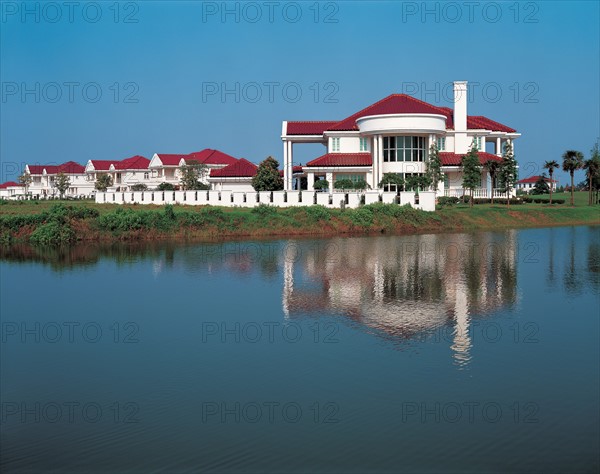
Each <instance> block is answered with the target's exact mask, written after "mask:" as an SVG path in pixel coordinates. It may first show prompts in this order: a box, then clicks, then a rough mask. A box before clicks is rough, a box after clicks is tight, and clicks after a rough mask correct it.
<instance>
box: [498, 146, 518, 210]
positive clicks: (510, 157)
mask: <svg viewBox="0 0 600 474" xmlns="http://www.w3.org/2000/svg"><path fill="white" fill-rule="evenodd" d="M518 176H519V169H518V166H517V160H515V154H514V153H513V147H512V143H511V142H509V141H507V142H506V143H505V144H504V151H503V153H502V161H501V162H500V171H499V173H498V179H499V184H500V189H501V190H502V192H503V193H506V206H507V207H510V195H511V193H512V190H513V189H514V187H515V184H516V182H517V178H518Z"/></svg>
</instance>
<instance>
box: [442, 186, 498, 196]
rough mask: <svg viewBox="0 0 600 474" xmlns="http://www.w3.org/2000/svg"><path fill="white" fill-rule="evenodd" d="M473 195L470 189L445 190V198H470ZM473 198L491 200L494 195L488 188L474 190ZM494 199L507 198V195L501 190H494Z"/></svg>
mask: <svg viewBox="0 0 600 474" xmlns="http://www.w3.org/2000/svg"><path fill="white" fill-rule="evenodd" d="M470 195H471V191H470V190H469V189H461V188H456V189H445V190H444V196H446V197H458V198H459V197H462V196H470ZM473 197H474V198H491V197H492V195H491V193H488V190H487V189H486V188H476V189H475V190H473ZM494 197H495V198H505V197H506V193H505V192H503V191H501V190H499V189H494Z"/></svg>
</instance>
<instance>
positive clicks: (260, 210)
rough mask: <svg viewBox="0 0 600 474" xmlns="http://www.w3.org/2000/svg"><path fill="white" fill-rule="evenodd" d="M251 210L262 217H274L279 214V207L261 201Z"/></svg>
mask: <svg viewBox="0 0 600 474" xmlns="http://www.w3.org/2000/svg"><path fill="white" fill-rule="evenodd" d="M250 212H252V214H256V215H257V216H260V217H262V218H265V217H272V216H274V215H275V214H277V208H276V207H274V206H269V205H267V204H263V203H261V204H259V205H258V206H256V207H253V208H252V211H250Z"/></svg>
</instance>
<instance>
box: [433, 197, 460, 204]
mask: <svg viewBox="0 0 600 474" xmlns="http://www.w3.org/2000/svg"><path fill="white" fill-rule="evenodd" d="M459 202H460V199H459V198H457V197H446V196H441V197H439V198H438V205H439V206H454V205H455V204H458V203H459Z"/></svg>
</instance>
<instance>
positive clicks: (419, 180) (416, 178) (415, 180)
mask: <svg viewBox="0 0 600 474" xmlns="http://www.w3.org/2000/svg"><path fill="white" fill-rule="evenodd" d="M430 185H431V180H430V178H429V177H428V176H426V175H423V174H413V175H411V176H408V177H407V178H406V185H405V186H406V189H407V190H411V191H417V193H418V192H419V190H420V189H427V188H428V187H429V186H430Z"/></svg>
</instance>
